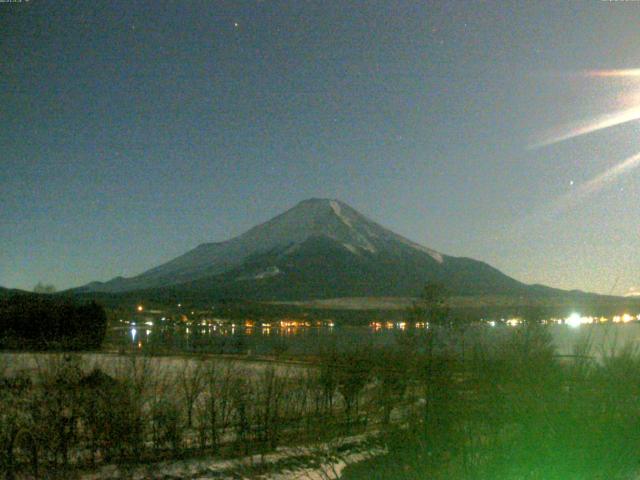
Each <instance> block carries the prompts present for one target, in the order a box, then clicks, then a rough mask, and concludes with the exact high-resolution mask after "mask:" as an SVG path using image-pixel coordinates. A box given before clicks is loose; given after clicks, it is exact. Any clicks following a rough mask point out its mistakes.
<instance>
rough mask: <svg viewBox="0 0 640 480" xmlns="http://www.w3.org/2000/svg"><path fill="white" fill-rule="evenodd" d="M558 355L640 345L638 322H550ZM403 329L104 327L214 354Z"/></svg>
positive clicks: (305, 348)
mask: <svg viewBox="0 0 640 480" xmlns="http://www.w3.org/2000/svg"><path fill="white" fill-rule="evenodd" d="M515 328H522V327H510V326H505V325H499V326H496V327H491V326H489V325H476V326H472V327H470V328H469V329H467V331H466V333H465V340H466V341H468V342H473V341H474V340H476V339H478V338H485V339H487V338H488V339H491V338H500V337H503V336H505V335H508V334H509V332H512V331H513V329H515ZM545 328H547V329H548V330H549V332H550V334H551V336H552V339H553V342H554V344H555V345H556V349H557V353H558V354H559V355H571V354H573V353H574V349H575V347H576V345H578V344H580V343H581V342H589V343H590V345H591V354H592V355H594V356H601V355H603V354H607V353H610V352H611V351H614V350H619V349H620V348H622V347H625V346H629V345H630V346H632V347H633V348H638V347H640V323H639V322H630V323H625V324H613V323H608V324H596V325H581V326H578V327H571V326H568V325H549V326H547V327H545ZM405 334H406V333H405V332H404V331H402V329H399V328H395V327H394V328H390V329H387V328H382V329H375V328H372V327H370V326H340V325H336V326H333V327H328V326H322V327H316V326H313V327H296V328H279V327H277V328H274V327H272V328H262V327H253V328H246V327H244V326H235V327H232V326H230V325H228V326H225V327H220V326H215V327H212V326H197V327H196V326H190V327H186V326H148V325H141V326H135V327H134V326H128V325H127V326H124V325H123V326H121V327H116V328H113V329H110V330H109V333H108V335H107V340H106V342H105V344H106V346H107V348H110V349H117V350H121V351H127V350H139V351H146V352H150V353H152V352H167V353H180V352H192V353H198V352H202V353H219V354H230V353H233V354H243V353H248V354H255V355H273V354H278V353H286V354H288V355H300V354H314V353H318V352H319V351H321V350H322V349H323V348H328V347H330V346H335V347H337V348H338V349H340V350H343V349H349V348H354V347H358V346H374V347H375V346H383V345H390V344H393V343H394V342H395V341H396V340H397V338H398V337H399V336H402V335H405Z"/></svg>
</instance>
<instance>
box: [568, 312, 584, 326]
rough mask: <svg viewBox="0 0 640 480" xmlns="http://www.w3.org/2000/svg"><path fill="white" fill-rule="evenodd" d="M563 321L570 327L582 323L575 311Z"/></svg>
mask: <svg viewBox="0 0 640 480" xmlns="http://www.w3.org/2000/svg"><path fill="white" fill-rule="evenodd" d="M564 323H565V324H566V325H569V326H570V327H572V328H577V327H579V326H580V325H582V318H581V317H580V315H578V314H577V313H572V314H571V315H569V316H568V317H567V318H566V319H565V321H564Z"/></svg>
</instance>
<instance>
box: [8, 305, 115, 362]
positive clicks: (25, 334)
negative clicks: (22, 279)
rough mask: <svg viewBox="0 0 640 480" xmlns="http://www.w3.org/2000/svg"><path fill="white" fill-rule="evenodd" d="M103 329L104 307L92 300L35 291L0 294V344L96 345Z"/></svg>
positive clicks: (81, 347)
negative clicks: (30, 292) (5, 295)
mask: <svg viewBox="0 0 640 480" xmlns="http://www.w3.org/2000/svg"><path fill="white" fill-rule="evenodd" d="M106 329H107V317H106V314H105V311H104V309H103V308H102V307H101V306H100V305H98V304H97V303H95V302H88V303H79V302H78V301H74V300H72V299H70V298H65V297H56V296H50V295H37V294H15V295H10V296H7V297H4V298H0V348H28V349H37V350H43V349H44V350H46V349H67V350H84V349H96V348H99V347H100V345H101V344H102V341H103V339H104V336H105V334H106Z"/></svg>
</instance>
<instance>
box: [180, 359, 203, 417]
mask: <svg viewBox="0 0 640 480" xmlns="http://www.w3.org/2000/svg"><path fill="white" fill-rule="evenodd" d="M177 381H178V386H179V388H180V391H181V392H182V396H183V397H184V401H185V408H186V412H187V428H191V427H192V426H193V407H194V405H195V403H196V402H197V400H198V397H200V395H201V394H202V392H203V390H204V387H205V368H204V367H203V364H202V361H201V360H196V361H195V362H190V361H185V362H183V363H182V367H181V368H180V370H179V371H178V378H177Z"/></svg>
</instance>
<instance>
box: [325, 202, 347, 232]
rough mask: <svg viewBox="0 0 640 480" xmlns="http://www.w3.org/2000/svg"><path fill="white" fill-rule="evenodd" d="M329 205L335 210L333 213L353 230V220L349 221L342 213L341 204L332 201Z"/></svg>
mask: <svg viewBox="0 0 640 480" xmlns="http://www.w3.org/2000/svg"><path fill="white" fill-rule="evenodd" d="M329 204H330V205H331V209H332V210H333V213H335V214H336V216H337V217H338V218H339V219H340V220H342V222H343V223H344V224H345V225H346V226H347V227H349V228H353V224H352V223H351V220H349V219H348V218H347V216H346V215H345V214H344V213H342V208H340V204H339V203H338V202H336V201H335V200H331V202H329Z"/></svg>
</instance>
